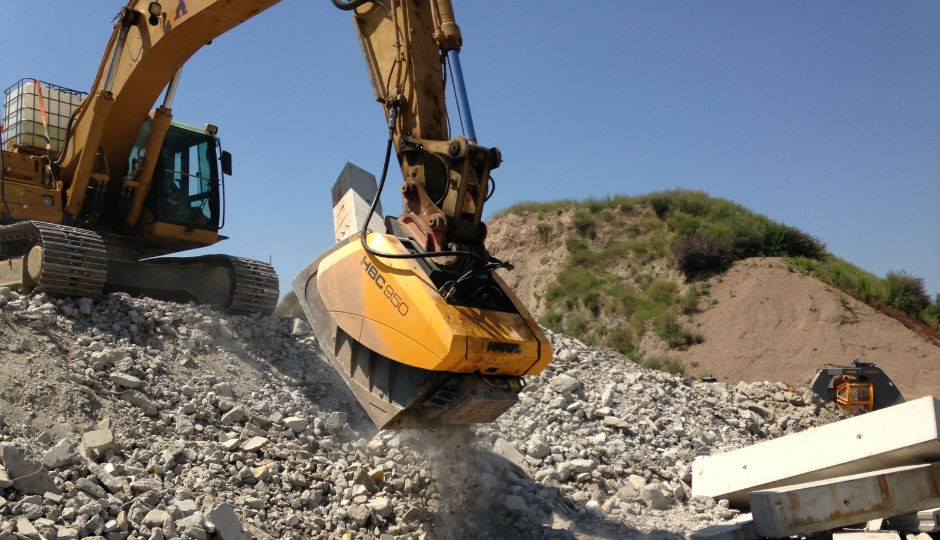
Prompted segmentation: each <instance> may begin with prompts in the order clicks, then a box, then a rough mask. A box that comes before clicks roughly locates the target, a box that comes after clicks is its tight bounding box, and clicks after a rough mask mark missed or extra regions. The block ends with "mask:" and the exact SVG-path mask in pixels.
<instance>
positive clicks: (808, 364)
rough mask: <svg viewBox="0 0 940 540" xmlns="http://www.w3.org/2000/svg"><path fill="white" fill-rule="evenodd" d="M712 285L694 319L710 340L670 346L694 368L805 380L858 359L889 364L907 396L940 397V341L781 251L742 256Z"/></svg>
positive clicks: (727, 375) (723, 375) (741, 376)
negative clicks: (797, 266)
mask: <svg viewBox="0 0 940 540" xmlns="http://www.w3.org/2000/svg"><path fill="white" fill-rule="evenodd" d="M710 285H711V295H710V297H709V298H705V299H704V301H703V308H704V309H705V311H703V312H702V313H699V314H696V315H694V317H693V318H692V321H691V322H690V326H691V327H692V328H694V330H695V331H697V332H699V333H701V334H702V336H703V337H704V338H705V341H704V342H703V343H701V344H699V345H694V346H692V347H690V348H689V349H688V350H686V351H670V352H669V353H668V354H670V355H673V356H677V357H679V358H682V359H683V360H684V361H685V363H686V366H689V367H690V371H691V372H692V373H693V374H698V375H705V374H710V375H713V376H715V377H717V378H718V379H719V380H722V381H728V382H735V381H738V380H743V381H749V382H750V381H760V380H771V381H780V382H785V383H789V384H793V385H800V386H803V385H808V384H809V381H810V380H811V379H812V377H813V375H814V374H815V370H816V369H818V368H820V367H822V366H823V365H825V364H837V365H848V364H850V363H851V362H852V360H855V359H858V360H860V361H863V362H874V363H875V365H877V366H878V367H880V368H881V369H883V370H884V371H885V373H887V375H888V376H889V377H890V378H891V379H892V380H893V381H894V382H895V384H896V385H897V386H898V388H899V389H900V390H901V393H902V394H903V395H904V397H905V398H906V399H908V400H910V399H915V398H918V397H922V396H925V395H932V396H934V397H937V398H940V347H937V346H936V345H934V344H933V343H931V342H930V341H928V340H927V339H925V338H924V337H921V336H919V335H918V334H916V333H915V332H913V331H911V330H909V329H908V328H906V327H904V325H902V324H901V323H900V322H898V321H896V320H895V319H892V318H890V317H887V316H885V315H884V314H882V313H880V312H878V311H876V310H875V309H873V308H871V307H869V306H867V305H865V304H863V303H862V302H859V301H858V300H855V299H853V298H850V297H848V296H846V295H845V294H843V293H841V292H839V291H837V290H835V289H833V288H832V287H830V286H828V285H826V284H824V283H822V282H821V281H819V280H816V279H814V278H811V277H808V276H805V275H802V274H800V273H797V272H793V271H790V270H789V269H788V268H787V264H786V262H785V261H783V260H781V259H775V258H767V259H748V260H745V261H740V262H739V263H737V264H736V265H735V266H734V267H733V268H731V270H729V271H728V272H727V273H725V274H724V275H722V276H719V277H716V278H713V279H712V280H710ZM709 303H710V305H709Z"/></svg>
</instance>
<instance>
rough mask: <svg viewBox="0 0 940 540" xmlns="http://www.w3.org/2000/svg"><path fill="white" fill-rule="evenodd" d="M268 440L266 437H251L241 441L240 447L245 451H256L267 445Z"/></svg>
mask: <svg viewBox="0 0 940 540" xmlns="http://www.w3.org/2000/svg"><path fill="white" fill-rule="evenodd" d="M269 442H270V441H269V440H268V438H267V437H252V438H250V439H248V440H247V441H245V442H243V443H242V444H241V447H240V448H241V449H242V450H244V451H245V452H256V451H258V450H261V449H262V448H264V447H265V446H267V444H268V443H269Z"/></svg>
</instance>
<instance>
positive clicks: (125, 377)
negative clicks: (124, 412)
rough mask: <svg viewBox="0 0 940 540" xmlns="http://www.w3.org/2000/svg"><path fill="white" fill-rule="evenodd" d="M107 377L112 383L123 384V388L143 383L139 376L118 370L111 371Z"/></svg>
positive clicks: (135, 386) (138, 386)
mask: <svg viewBox="0 0 940 540" xmlns="http://www.w3.org/2000/svg"><path fill="white" fill-rule="evenodd" d="M109 378H110V379H111V382H112V383H113V384H114V385H116V386H123V387H124V388H140V387H141V386H143V385H144V381H142V380H140V379H139V378H137V377H135V376H133V375H130V374H127V373H122V372H120V371H115V372H113V373H111V375H110V376H109Z"/></svg>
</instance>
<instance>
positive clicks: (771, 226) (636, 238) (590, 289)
mask: <svg viewBox="0 0 940 540" xmlns="http://www.w3.org/2000/svg"><path fill="white" fill-rule="evenodd" d="M567 209H573V214H572V217H571V225H572V226H573V232H571V233H570V234H569V235H568V236H567V237H566V238H565V239H564V240H565V247H566V250H567V253H568V257H567V260H566V262H565V264H563V266H562V267H561V268H560V269H559V271H558V273H557V275H556V276H555V281H554V282H553V283H551V284H550V285H549V286H548V288H547V290H546V292H545V295H544V298H543V299H540V302H544V303H543V304H542V313H543V317H542V323H543V324H545V325H546V326H548V327H549V328H551V329H552V330H555V331H560V332H565V333H568V334H569V335H573V336H576V337H578V338H579V339H581V340H583V341H584V342H585V343H587V344H589V345H604V346H607V347H610V348H613V349H616V350H618V351H620V352H622V353H624V354H627V355H628V356H630V357H631V358H633V359H634V360H636V361H638V362H640V363H644V361H645V362H646V363H652V364H656V363H663V361H664V359H644V358H642V356H641V353H640V352H639V350H638V347H637V346H638V344H639V340H640V338H641V337H642V335H643V333H644V332H645V331H646V330H648V329H652V330H653V331H655V332H656V334H658V335H659V336H660V337H662V338H663V339H664V340H665V341H666V343H668V344H669V346H671V347H673V348H679V347H684V346H688V345H690V344H693V343H696V342H699V341H701V339H702V337H701V336H700V335H698V334H696V333H694V332H691V331H689V330H688V329H686V328H683V326H682V324H681V323H680V320H681V316H683V315H691V314H693V313H695V312H696V311H697V310H698V309H699V308H700V303H701V301H702V300H703V297H707V296H708V287H707V283H705V282H704V281H703V280H704V279H705V278H708V277H711V276H714V275H717V274H720V273H721V272H723V271H725V270H727V269H728V268H729V267H730V266H731V264H732V263H733V262H734V261H737V260H740V259H745V258H749V257H786V258H787V259H788V260H789V261H790V262H791V264H792V267H793V268H794V269H795V270H797V271H800V272H803V273H806V274H808V275H812V276H814V277H816V278H818V279H820V280H822V281H824V282H826V283H829V284H831V285H832V286H834V287H836V288H838V289H840V290H842V291H844V292H845V293H846V294H848V295H851V296H854V297H856V298H859V299H860V300H863V301H865V302H867V303H869V304H872V305H875V306H876V307H879V305H880V306H890V307H891V308H894V309H897V310H900V311H903V312H904V313H907V314H908V315H909V316H911V317H914V318H917V319H919V320H920V321H922V322H924V323H926V325H927V326H929V327H932V328H933V329H935V330H940V323H938V320H940V295H938V297H937V298H936V299H934V300H933V301H931V299H930V298H929V296H928V295H927V294H926V292H925V289H924V282H923V280H922V279H920V278H916V277H913V276H910V275H908V274H906V273H904V272H898V273H891V274H889V275H888V276H887V277H886V278H884V279H882V278H879V277H877V276H874V275H873V274H870V273H868V272H865V271H864V270H861V269H859V268H857V267H855V266H853V265H851V264H849V263H847V262H846V261H844V260H842V259H839V258H838V257H835V256H833V255H832V254H830V253H829V252H828V251H826V248H825V245H824V244H823V243H822V242H821V241H819V240H818V239H816V238H814V237H812V236H810V235H808V234H806V233H805V232H803V231H801V230H799V229H797V228H795V227H790V226H787V225H783V224H781V223H777V222H775V221H772V220H770V219H768V218H767V217H765V216H762V215H759V214H756V213H754V212H752V211H750V210H748V209H746V208H744V207H743V206H741V205H739V204H736V203H733V202H731V201H728V200H726V199H721V198H714V197H710V196H708V195H707V194H706V193H703V192H700V191H685V190H673V191H663V192H657V193H652V194H649V195H643V196H637V197H630V196H616V197H608V198H604V199H589V200H586V201H580V202H578V201H571V200H562V201H556V202H525V203H519V204H516V205H514V206H512V207H510V208H508V209H507V210H505V211H504V212H503V213H502V214H511V213H514V214H524V213H529V214H535V215H537V216H539V221H538V222H537V224H536V228H537V230H538V232H539V234H540V235H541V236H542V237H543V240H547V238H548V235H549V233H550V231H551V227H550V226H549V223H551V222H552V221H553V220H554V219H555V218H556V216H558V215H560V213H561V212H562V211H564V210H567ZM645 209H650V210H652V212H650V211H648V210H646V211H643V210H645ZM669 270H678V271H679V272H681V273H682V274H683V275H684V276H685V278H686V282H687V284H686V285H685V286H682V285H681V284H680V282H679V281H678V280H676V279H674V278H673V277H671V276H670V274H669ZM669 369H670V370H671V371H681V366H679V367H677V366H675V365H673V366H670V367H669Z"/></svg>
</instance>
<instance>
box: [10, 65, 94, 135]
mask: <svg viewBox="0 0 940 540" xmlns="http://www.w3.org/2000/svg"><path fill="white" fill-rule="evenodd" d="M84 97H85V94H84V93H82V92H78V91H75V90H70V89H68V88H63V87H60V86H56V85H54V84H48V83H42V82H39V81H36V80H34V79H23V80H21V81H19V82H18V83H16V84H14V85H13V86H11V87H10V88H8V89H7V91H6V100H5V102H4V106H3V110H4V116H3V126H4V130H3V145H4V148H7V149H12V148H13V146H14V145H20V146H35V147H38V148H45V147H46V140H45V132H46V130H47V129H48V132H49V144H50V146H51V148H52V150H58V149H59V148H61V147H62V144H63V143H64V142H65V134H66V130H67V129H68V123H69V117H70V116H71V115H72V113H73V112H74V111H75V108H76V107H78V105H79V104H80V103H81V102H82V99H83V98H84ZM43 110H45V113H46V114H45V116H46V127H45V128H44V127H43V114H42V112H43Z"/></svg>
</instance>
